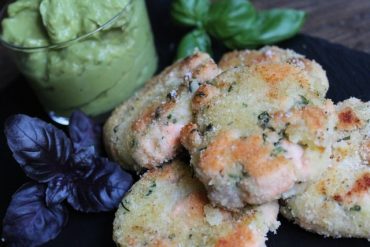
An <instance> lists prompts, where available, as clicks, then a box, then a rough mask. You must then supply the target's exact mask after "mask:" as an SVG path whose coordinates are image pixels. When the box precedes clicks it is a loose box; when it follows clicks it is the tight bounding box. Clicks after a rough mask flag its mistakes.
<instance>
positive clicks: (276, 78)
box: [181, 63, 335, 209]
mask: <svg viewBox="0 0 370 247" xmlns="http://www.w3.org/2000/svg"><path fill="white" fill-rule="evenodd" d="M192 107H193V109H194V111H195V114H196V116H195V121H194V123H191V124H189V125H187V126H186V127H185V128H183V130H182V134H181V135H182V143H183V145H184V146H185V147H186V148H187V149H188V150H189V151H190V153H191V158H192V159H191V162H192V164H193V166H194V170H195V172H196V175H197V176H198V178H199V179H200V180H201V181H202V182H203V183H204V185H205V186H206V188H207V191H208V196H209V198H210V200H211V201H212V202H213V203H215V204H217V205H220V206H222V207H225V208H228V209H238V208H243V207H244V206H245V205H246V204H262V203H265V202H268V201H272V200H275V199H278V198H280V197H281V196H282V194H283V193H285V192H288V191H289V190H291V189H292V188H293V186H294V185H295V184H296V183H297V182H305V181H308V180H310V179H311V178H312V177H315V176H317V175H318V174H320V173H321V172H322V171H323V170H324V168H325V167H323V166H324V165H325V164H327V159H329V155H330V145H331V142H332V138H331V137H332V131H333V125H334V122H335V115H334V107H333V104H332V102H331V101H330V100H323V99H322V98H321V97H319V96H317V95H316V94H315V92H312V91H311V90H310V80H309V78H307V77H306V76H305V74H304V73H301V71H300V70H299V69H297V68H296V67H295V66H293V65H290V64H287V63H263V64H255V65H252V66H249V67H243V68H242V67H240V68H234V69H230V70H228V71H226V72H224V73H222V74H221V75H219V76H218V77H216V78H215V79H214V80H213V81H212V82H211V84H205V85H202V86H200V88H199V89H198V90H197V92H196V93H195V96H194V98H193V103H192Z"/></svg>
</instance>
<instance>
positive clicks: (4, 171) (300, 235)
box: [0, 0, 370, 247]
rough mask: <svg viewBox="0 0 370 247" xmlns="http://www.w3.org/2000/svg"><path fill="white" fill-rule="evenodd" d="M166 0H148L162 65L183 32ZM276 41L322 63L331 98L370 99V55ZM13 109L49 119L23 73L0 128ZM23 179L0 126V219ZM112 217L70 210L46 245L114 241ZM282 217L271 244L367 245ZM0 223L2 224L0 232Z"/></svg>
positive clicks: (315, 42)
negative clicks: (308, 228) (172, 18)
mask: <svg viewBox="0 0 370 247" xmlns="http://www.w3.org/2000/svg"><path fill="white" fill-rule="evenodd" d="M169 2H170V1H169V0H156V1H149V0H148V1H147V3H148V9H149V13H150V16H151V21H152V25H153V31H154V34H155V37H156V45H157V50H158V54H159V58H160V69H162V68H163V67H164V66H166V65H169V64H171V63H172V60H173V55H174V52H175V49H176V44H177V43H178V41H179V39H180V38H181V36H182V35H183V34H184V31H185V30H182V29H181V30H180V29H179V28H178V27H175V26H173V25H172V24H171V21H170V17H169ZM280 46H281V47H284V48H291V49H294V50H295V51H297V52H299V53H302V54H305V55H306V56H307V57H308V58H311V59H315V60H316V61H317V62H319V63H320V64H321V65H322V66H323V67H324V69H325V70H326V71H327V73H328V77H329V81H330V90H329V93H328V97H329V98H331V99H333V100H334V101H335V102H337V101H339V100H343V99H346V98H348V97H350V96H354V97H358V98H361V99H363V100H370V55H368V54H365V53H361V52H357V51H353V50H350V49H348V48H345V47H343V46H340V45H334V44H331V43H328V42H327V41H325V40H321V39H317V38H313V37H310V36H306V35H298V36H297V37H295V38H294V39H291V40H289V41H286V42H283V43H281V44H280ZM215 51H216V52H215V57H216V59H217V58H219V57H220V55H221V54H222V53H223V52H224V51H225V49H224V48H223V47H222V46H220V45H219V44H215ZM1 69H3V68H0V70H1ZM0 80H1V78H0ZM16 113H25V114H29V115H31V116H36V117H40V118H43V119H46V120H48V119H47V116H46V115H45V113H44V112H43V111H42V108H41V106H40V105H39V103H38V102H37V99H36V98H35V96H34V95H33V94H32V93H31V89H30V88H29V87H28V86H27V84H26V83H25V80H24V79H23V78H22V77H19V78H18V79H17V80H16V81H15V82H14V83H12V84H11V85H10V86H9V87H8V88H6V89H4V90H2V91H0V126H1V130H2V129H3V127H2V126H3V124H4V121H5V119H6V118H7V117H8V116H10V115H12V114H16ZM48 121H49V120H48ZM26 181H28V179H27V178H26V177H25V176H24V174H23V172H22V171H21V169H20V168H19V166H18V165H17V163H16V162H15V161H14V160H13V158H12V156H11V154H10V152H9V150H8V148H7V146H6V143H5V137H4V134H3V131H0V219H2V218H3V217H4V214H5V210H6V208H7V205H8V204H9V202H10V199H11V195H12V194H13V193H14V192H15V191H16V189H17V188H18V187H20V185H22V184H23V183H24V182H26ZM113 216H114V213H99V214H82V213H76V212H74V211H73V210H70V220H69V223H68V225H67V227H66V228H65V229H64V230H63V232H62V233H61V234H60V235H59V236H58V237H57V238H56V239H55V240H53V241H51V242H49V243H48V244H46V245H45V246H50V247H58V246H61V247H62V246H63V247H64V246H71V247H73V246H76V247H77V246H78V247H84V246H88V247H100V246H106V247H109V246H114V243H113V242H112V237H111V236H112V221H113ZM280 220H281V222H282V226H281V227H280V228H279V230H278V234H277V235H273V234H270V236H269V240H268V242H267V246H269V247H293V246H294V247H310V246H317V247H321V246H322V247H324V246H325V247H341V246H343V247H344V246H351V247H365V246H367V247H369V246H370V243H369V242H368V241H366V240H360V239H332V238H323V237H321V236H319V235H316V234H313V233H309V232H306V231H304V230H302V229H300V228H299V227H298V226H296V225H293V224H291V223H289V222H287V221H286V220H284V219H280ZM1 228H2V225H1V227H0V231H1Z"/></svg>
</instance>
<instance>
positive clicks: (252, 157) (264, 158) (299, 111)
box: [104, 47, 369, 246]
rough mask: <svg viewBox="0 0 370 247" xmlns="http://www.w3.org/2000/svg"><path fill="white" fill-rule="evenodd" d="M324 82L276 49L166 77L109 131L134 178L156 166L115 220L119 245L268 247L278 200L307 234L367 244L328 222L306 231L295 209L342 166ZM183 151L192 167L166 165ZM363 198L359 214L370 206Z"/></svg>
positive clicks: (199, 59)
mask: <svg viewBox="0 0 370 247" xmlns="http://www.w3.org/2000/svg"><path fill="white" fill-rule="evenodd" d="M328 87H329V84H328V81H327V78H326V74H325V71H324V70H323V69H322V68H321V66H320V65H319V64H317V63H316V62H314V61H310V60H308V59H306V58H304V57H303V56H301V55H299V54H296V53H294V52H293V51H290V50H282V49H279V48H276V47H265V48H263V49H261V50H259V51H241V52H231V53H228V54H226V55H224V57H223V58H222V59H221V61H220V68H219V67H218V66H217V65H216V64H215V63H214V61H213V60H212V59H211V58H210V57H209V56H208V55H207V54H204V53H195V54H194V55H193V56H190V57H188V58H186V59H184V60H182V61H179V62H177V63H175V64H174V65H172V66H171V67H169V68H167V69H166V70H164V72H162V73H161V74H160V75H158V76H156V77H155V78H154V79H152V80H151V81H150V82H148V84H147V85H146V86H145V87H144V88H143V89H141V90H140V91H139V92H138V93H137V94H136V95H134V96H133V97H132V98H131V99H130V100H129V101H127V102H125V103H124V104H123V105H121V106H120V107H118V108H117V109H116V110H115V111H114V112H113V114H112V116H111V117H110V119H109V120H108V121H107V123H106V125H105V128H104V141H105V144H106V147H107V151H108V153H109V154H110V156H111V157H112V158H113V159H115V160H116V161H118V162H120V163H121V164H122V166H123V167H124V168H126V169H130V170H134V171H136V172H143V171H145V170H146V169H152V170H151V171H149V172H147V173H146V174H145V175H144V176H143V177H142V178H141V179H140V180H139V181H138V182H137V183H136V184H135V185H134V186H133V188H132V190H131V191H130V192H129V193H128V194H127V195H126V196H125V198H124V199H123V202H122V204H121V206H120V208H119V210H118V211H117V213H116V219H115V222H114V240H115V241H116V243H117V244H118V245H119V246H265V240H266V234H267V232H268V231H269V230H271V231H275V230H276V229H277V226H278V225H279V223H278V221H277V220H276V219H277V212H278V210H277V200H278V199H281V202H282V204H283V205H284V207H283V210H282V211H283V212H284V213H283V214H284V215H285V216H287V217H288V218H294V219H295V222H297V223H298V224H300V225H301V226H302V227H304V228H306V229H309V230H311V231H317V232H319V233H324V234H327V235H328V234H329V235H334V236H339V235H340V236H361V237H366V233H363V234H353V233H348V234H345V233H343V232H340V233H339V234H338V233H335V234H330V232H333V230H332V229H333V228H332V224H331V225H330V227H331V228H330V229H329V226H328V225H325V224H320V222H319V223H316V224H314V226H313V227H311V225H313V224H310V223H312V222H311V221H310V219H308V218H307V214H305V212H303V213H302V214H299V209H297V210H296V208H297V207H295V205H299V200H300V198H301V197H303V196H305V195H306V194H308V193H309V190H310V188H311V187H312V186H314V185H313V184H315V183H317V180H318V178H321V177H323V176H325V174H326V173H328V171H329V170H330V169H331V167H332V166H333V164H334V163H335V162H333V159H334V158H333V157H334V156H336V155H335V154H333V152H332V147H333V145H334V144H337V142H338V138H339V137H338V135H340V134H339V131H336V130H335V129H339V127H338V125H339V124H338V122H337V114H336V111H335V107H334V105H333V104H332V102H331V101H330V100H327V99H325V95H326V92H327V90H328ZM338 107H340V106H338ZM337 111H338V110H337ZM364 111H369V109H365V110H364ZM361 121H363V120H362V119H361ZM359 132H361V133H360V134H359V135H361V136H362V137H363V138H362V137H361V138H362V139H363V140H365V141H363V142H364V143H365V144H361V145H360V144H359V145H360V146H361V148H362V149H363V150H364V151H363V152H362V154H361V157H362V159H369V156H368V151H369V150H368V149H369V143H368V142H366V140H367V139H366V138H368V137H367V136H368V133H367V134H366V137H364V136H365V134H364V132H366V130H362V131H359ZM334 133H335V134H334ZM356 133H357V132H356ZM344 141H346V138H344ZM334 150H337V149H336V146H334ZM184 151H185V152H186V151H187V152H188V153H190V156H191V160H190V162H189V161H187V162H185V161H180V160H179V159H177V160H175V161H173V162H169V161H171V160H173V159H174V158H176V157H177V156H178V154H180V153H182V152H184ZM335 152H337V151H335ZM335 152H334V153H335ZM363 157H365V158H363ZM365 178H366V177H365ZM364 194H367V198H368V197H369V196H368V190H364ZM364 198H365V197H364ZM367 200H368V199H367ZM302 201H304V199H302ZM356 202H357V201H356ZM361 203H362V204H361V205H360V203H357V204H355V205H356V206H357V207H356V209H357V208H358V207H361V208H362V206H364V205H365V204H366V203H367V205H368V203H369V202H363V201H361ZM364 203H365V204H364ZM352 204H353V203H352ZM352 204H351V205H352ZM352 206H354V205H352ZM300 207H301V206H298V208H300ZM313 207H315V206H313ZM349 208H351V207H349ZM311 209H312V210H313V209H314V208H310V210H311ZM311 214H314V215H315V216H316V217H317V218H320V217H321V216H320V214H322V212H319V211H315V210H313V211H312V213H311ZM310 217H311V216H310ZM306 219H308V220H306ZM329 220H330V219H329ZM307 222H309V223H307ZM353 222H355V223H357V222H358V221H356V219H354V220H353ZM333 224H335V223H333ZM317 225H319V226H318V227H316V226H317ZM362 225H363V228H368V226H367V225H366V224H362ZM363 228H361V229H363ZM341 229H342V228H341ZM341 229H340V230H341ZM340 230H338V231H340ZM338 231H337V232H338ZM368 235H369V234H368V232H367V237H369V236H368Z"/></svg>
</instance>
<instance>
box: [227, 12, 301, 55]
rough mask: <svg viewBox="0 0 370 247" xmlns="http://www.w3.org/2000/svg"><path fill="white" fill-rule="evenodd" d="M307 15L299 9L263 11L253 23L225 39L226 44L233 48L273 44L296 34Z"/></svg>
mask: <svg viewBox="0 0 370 247" xmlns="http://www.w3.org/2000/svg"><path fill="white" fill-rule="evenodd" d="M305 17H306V13H305V12H304V11H298V10H290V9H273V10H268V11H261V12H259V13H258V14H257V16H256V18H255V21H254V23H252V25H250V26H245V27H244V29H240V30H239V32H238V33H237V34H236V35H234V36H232V37H230V38H229V39H227V40H224V44H225V45H226V46H227V47H229V48H231V49H240V48H252V47H256V46H259V45H269V44H273V43H276V42H279V41H282V40H285V39H288V38H290V37H292V36H294V35H295V34H296V33H297V32H298V31H299V30H300V29H301V27H302V25H303V23H304V21H305Z"/></svg>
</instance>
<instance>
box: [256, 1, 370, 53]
mask: <svg viewBox="0 0 370 247" xmlns="http://www.w3.org/2000/svg"><path fill="white" fill-rule="evenodd" d="M252 2H253V3H254V5H255V6H256V8H258V9H266V8H276V7H281V8H295V9H300V10H305V11H307V13H308V18H307V20H306V23H305V25H304V27H303V29H302V32H303V33H306V34H309V35H312V36H316V37H320V38H324V39H326V40H329V41H332V42H335V43H339V44H342V45H344V46H347V47H350V48H354V49H356V50H360V51H364V52H367V53H370V0H253V1H252Z"/></svg>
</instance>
